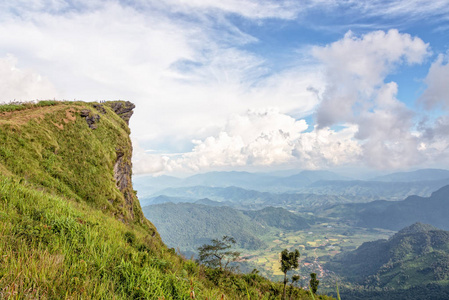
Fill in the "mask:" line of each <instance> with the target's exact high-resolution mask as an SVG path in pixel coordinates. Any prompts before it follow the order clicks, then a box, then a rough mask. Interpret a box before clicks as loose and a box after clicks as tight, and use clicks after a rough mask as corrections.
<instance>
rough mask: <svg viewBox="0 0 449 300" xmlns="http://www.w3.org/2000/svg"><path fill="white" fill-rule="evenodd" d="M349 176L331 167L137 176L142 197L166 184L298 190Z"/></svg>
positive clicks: (170, 185) (175, 186) (345, 178)
mask: <svg viewBox="0 0 449 300" xmlns="http://www.w3.org/2000/svg"><path fill="white" fill-rule="evenodd" d="M348 179H349V178H347V177H344V176H341V175H338V174H336V173H333V172H329V171H302V172H300V173H298V174H296V175H292V176H279V175H272V174H270V173H249V172H235V171H233V172H208V173H202V174H196V175H193V176H190V177H187V178H176V177H170V176H159V177H152V176H139V177H136V178H135V179H134V182H133V184H134V186H135V187H136V188H137V190H138V193H139V197H148V195H150V194H155V193H157V192H159V191H161V190H163V189H165V188H170V187H171V188H177V187H192V186H207V187H231V186H234V187H240V188H244V189H250V190H257V191H262V192H288V191H296V190H298V189H300V188H302V187H305V186H308V185H310V184H312V183H314V182H316V181H319V180H348Z"/></svg>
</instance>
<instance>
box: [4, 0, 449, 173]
mask: <svg viewBox="0 0 449 300" xmlns="http://www.w3.org/2000/svg"><path fill="white" fill-rule="evenodd" d="M448 60H449V0H407V1H383V0H367V1H362V0H342V1H339V0H305V1H301V0H296V1H293V0H265V1H262V0H259V1H256V0H135V1H132V0H121V1H119V0H116V1H109V0H101V1H100V0H89V1H88V0H80V1H74V0H28V1H27V0H16V1H7V0H0V101H2V102H6V103H7V102H10V101H14V100H16V101H19V100H20V101H29V100H37V99H60V100H84V101H99V100H117V99H122V100H128V101H131V102H133V103H135V104H136V109H135V110H134V115H133V117H132V119H131V122H130V127H131V138H132V141H133V147H134V154H133V171H134V173H135V174H153V175H160V174H193V173H197V172H207V171H212V170H215V171H216V170H223V171H229V170H242V171H243V170H246V171H263V172H268V171H276V170H288V169H298V170H304V169H308V170H359V171H366V172H368V171H373V172H392V171H404V170H412V169H418V168H449V115H448V110H449V64H448Z"/></svg>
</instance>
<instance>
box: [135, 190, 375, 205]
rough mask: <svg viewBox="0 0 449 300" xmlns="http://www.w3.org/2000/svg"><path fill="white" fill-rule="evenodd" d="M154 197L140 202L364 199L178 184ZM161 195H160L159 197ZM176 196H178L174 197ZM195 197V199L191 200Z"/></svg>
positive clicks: (301, 202) (312, 202)
mask: <svg viewBox="0 0 449 300" xmlns="http://www.w3.org/2000/svg"><path fill="white" fill-rule="evenodd" d="M159 193H160V194H161V195H158V196H155V197H149V198H146V197H143V198H141V200H140V201H141V202H142V203H145V204H146V205H148V204H156V203H160V201H161V199H165V200H166V201H165V202H174V203H175V202H195V201H197V200H200V199H203V198H208V199H210V200H213V201H218V202H226V203H227V205H229V206H232V207H234V208H239V209H261V208H264V207H267V206H282V207H284V208H289V209H294V210H307V211H311V210H314V209H315V208H319V207H323V206H325V207H327V206H330V205H333V204H336V203H351V202H356V201H367V200H366V199H365V198H363V197H354V196H348V197H342V196H338V195H314V194H294V193H282V194H276V193H268V192H259V191H255V190H246V189H243V188H239V187H225V188H223V187H206V186H193V187H179V188H167V189H164V190H162V191H160V192H159ZM162 196H163V197H162ZM176 198H178V199H176ZM194 199H196V200H194Z"/></svg>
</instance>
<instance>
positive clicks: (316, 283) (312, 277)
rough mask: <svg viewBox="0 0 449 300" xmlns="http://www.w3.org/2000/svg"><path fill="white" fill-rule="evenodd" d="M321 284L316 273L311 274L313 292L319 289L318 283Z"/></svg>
mask: <svg viewBox="0 0 449 300" xmlns="http://www.w3.org/2000/svg"><path fill="white" fill-rule="evenodd" d="M319 284H320V281H319V280H318V279H316V273H311V274H310V289H311V290H312V293H314V294H315V293H316V291H317V290H318V285H319Z"/></svg>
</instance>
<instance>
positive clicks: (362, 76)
mask: <svg viewBox="0 0 449 300" xmlns="http://www.w3.org/2000/svg"><path fill="white" fill-rule="evenodd" d="M313 53H314V55H315V56H316V57H317V58H318V59H319V60H320V61H321V62H322V63H323V65H324V66H325V68H326V76H327V88H326V90H325V91H324V93H323V99H322V102H321V104H320V105H319V107H318V109H317V122H318V125H319V127H321V128H322V127H326V126H332V125H335V124H339V123H352V124H356V125H357V126H358V132H357V133H356V134H355V138H357V139H359V140H361V141H362V142H363V147H362V148H363V157H364V161H365V162H366V163H368V164H369V165H371V166H374V167H377V168H398V167H401V166H405V165H413V164H415V163H417V162H419V159H420V155H419V152H418V149H417V148H418V144H419V143H418V141H417V139H416V137H414V136H412V134H411V132H410V131H411V129H412V126H413V120H412V118H413V116H414V114H413V113H412V111H411V110H410V109H409V108H407V107H406V106H405V104H403V103H402V102H400V101H399V100H398V99H397V98H396V95H397V91H398V86H397V84H396V83H395V82H389V83H386V82H385V78H386V76H387V75H389V74H390V73H391V72H392V71H393V70H394V69H395V68H396V67H397V66H398V65H400V64H404V63H407V64H416V63H421V62H422V61H423V60H424V58H425V57H426V56H427V55H428V45H427V44H425V43H424V42H423V41H422V40H421V39H419V38H417V37H411V36H410V35H408V34H401V33H399V32H398V31H397V30H390V31H388V32H383V31H375V32H371V33H368V34H366V35H363V36H362V37H356V36H354V35H353V34H352V33H351V32H348V33H347V34H346V35H345V37H344V38H343V39H341V40H339V41H337V42H335V43H332V44H330V45H327V46H326V47H316V48H314V50H313Z"/></svg>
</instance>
